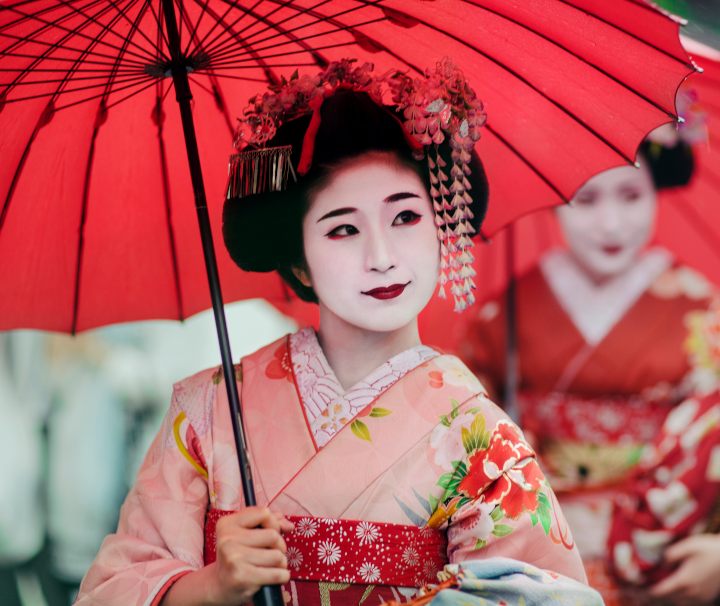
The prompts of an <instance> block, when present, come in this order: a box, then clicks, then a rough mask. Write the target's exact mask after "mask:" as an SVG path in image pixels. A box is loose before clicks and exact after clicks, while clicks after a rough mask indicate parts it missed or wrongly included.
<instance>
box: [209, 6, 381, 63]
mask: <svg viewBox="0 0 720 606" xmlns="http://www.w3.org/2000/svg"><path fill="white" fill-rule="evenodd" d="M225 1H227V0H225ZM375 2H376V0H375ZM375 2H372V1H369V2H366V3H364V4H363V5H362V6H358V7H355V8H352V9H346V10H344V11H341V12H339V13H335V14H334V15H322V14H319V13H316V12H315V11H314V10H313V9H312V7H308V8H306V9H303V11H302V14H309V15H311V16H312V17H314V18H315V19H316V20H315V21H313V22H312V23H305V24H303V25H299V26H297V27H294V28H290V29H285V28H282V29H280V24H281V23H283V22H284V21H282V22H280V23H276V24H273V23H272V22H270V25H268V26H267V27H266V28H265V29H264V30H261V31H259V32H254V33H253V34H251V35H250V36H249V37H248V39H251V38H254V37H255V36H257V35H259V34H260V33H262V32H265V31H268V30H270V29H276V30H278V33H276V34H273V35H271V36H266V37H265V38H261V39H260V40H253V45H257V44H262V43H263V42H266V41H268V40H274V39H276V38H278V37H280V36H286V37H287V36H289V35H291V34H293V32H297V31H299V30H301V29H304V28H307V27H310V26H311V25H317V24H318V23H321V22H323V23H328V24H330V25H332V26H334V28H335V29H330V30H328V31H325V32H320V33H316V34H311V35H309V36H296V35H293V36H292V38H291V39H290V40H287V41H285V42H279V43H277V44H272V45H270V46H267V47H263V48H262V49H259V50H267V49H270V48H276V47H277V46H283V45H286V44H291V43H293V42H296V43H299V42H302V41H307V40H310V39H311V38H317V37H319V36H327V35H329V34H334V33H337V32H340V31H345V32H349V33H351V30H352V28H357V27H361V26H363V25H370V24H372V23H377V22H379V21H385V20H386V18H385V17H378V18H375V19H368V20H367V21H363V22H360V23H354V24H352V25H345V24H344V23H342V22H340V21H337V19H336V18H337V17H339V16H342V15H345V14H347V13H350V12H355V11H358V10H361V9H362V8H367V7H368V6H371V5H374V4H375ZM253 16H255V15H253ZM294 17H297V15H293V18H294ZM256 18H258V19H259V20H261V21H263V22H266V23H267V20H266V19H264V18H259V17H256ZM287 20H289V19H286V20H285V21H287ZM233 50H234V49H232V48H230V47H228V43H227V42H225V44H224V45H223V44H221V45H219V46H218V47H217V48H215V49H214V50H213V51H212V54H213V55H215V56H223V55H226V54H227V53H228V52H230V54H231V55H234V53H233Z"/></svg>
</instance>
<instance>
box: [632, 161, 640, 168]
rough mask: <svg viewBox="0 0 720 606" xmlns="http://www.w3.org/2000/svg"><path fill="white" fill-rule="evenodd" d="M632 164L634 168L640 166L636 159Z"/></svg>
mask: <svg viewBox="0 0 720 606" xmlns="http://www.w3.org/2000/svg"><path fill="white" fill-rule="evenodd" d="M633 166H634V167H635V168H640V162H638V161H637V160H635V162H633Z"/></svg>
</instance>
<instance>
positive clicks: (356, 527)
mask: <svg viewBox="0 0 720 606" xmlns="http://www.w3.org/2000/svg"><path fill="white" fill-rule="evenodd" d="M231 513H234V512H233V511H227V510H221V509H211V510H210V511H208V514H207V518H206V521H205V564H210V563H212V562H214V561H215V544H216V535H215V528H216V526H217V522H218V520H219V519H220V518H221V517H222V516H225V515H228V514H231ZM288 519H289V520H290V521H291V522H292V523H293V524H295V529H294V530H293V532H291V533H289V534H286V535H284V538H285V542H286V543H287V559H288V567H289V568H290V575H291V579H292V580H293V581H316V582H317V581H324V582H334V583H350V584H353V585H389V586H393V587H421V586H423V585H426V584H428V583H437V573H438V572H439V571H440V570H442V568H443V566H445V564H447V562H448V559H447V538H446V536H445V533H444V532H442V531H439V530H434V529H432V528H421V527H418V526H405V525H402V524H388V523H385V522H367V521H362V520H340V519H332V518H314V517H310V516H306V517H301V516H288Z"/></svg>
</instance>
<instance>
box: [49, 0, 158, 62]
mask: <svg viewBox="0 0 720 606" xmlns="http://www.w3.org/2000/svg"><path fill="white" fill-rule="evenodd" d="M58 1H59V2H60V3H61V4H63V5H64V6H67V7H68V8H71V7H70V5H69V2H68V0H58ZM108 1H109V3H110V4H111V5H112V7H113V8H114V9H115V11H116V13H117V14H119V15H120V16H121V17H123V18H124V19H125V21H127V22H128V23H130V18H129V17H128V16H127V15H126V14H125V10H123V9H121V8H120V6H119V4H117V3H116V2H115V1H114V0H108ZM128 6H132V3H130V4H129V5H128ZM74 10H75V12H76V13H77V14H79V15H81V16H85V15H84V13H83V12H82V10H80V9H74ZM89 19H90V20H92V21H93V23H95V24H96V25H98V26H102V24H101V23H99V22H98V21H96V20H95V19H94V18H93V17H89ZM135 31H136V32H139V30H137V29H136V30H135ZM105 32H107V33H110V34H113V35H114V36H115V37H117V38H119V39H120V46H118V47H117V50H118V51H121V49H123V48H127V45H128V44H132V45H133V46H134V47H135V48H137V49H138V50H139V51H141V52H143V53H147V49H145V48H143V47H142V46H140V45H139V44H137V42H135V41H133V40H132V37H131V36H130V35H128V36H124V37H123V36H121V35H120V34H119V33H117V32H116V31H115V30H114V29H106V30H105ZM104 42H105V41H104ZM107 43H108V44H110V43H109V42H107ZM150 44H152V42H150ZM121 52H122V51H121Z"/></svg>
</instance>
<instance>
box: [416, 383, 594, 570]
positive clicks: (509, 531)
mask: <svg viewBox="0 0 720 606" xmlns="http://www.w3.org/2000/svg"><path fill="white" fill-rule="evenodd" d="M463 408H464V411H463V412H462V413H461V414H458V415H457V416H456V417H455V418H454V419H453V420H452V422H451V423H450V424H449V427H448V429H447V436H446V439H447V440H448V441H449V442H450V443H458V449H457V450H456V452H457V451H458V450H461V451H462V452H463V456H462V459H461V460H456V461H454V464H453V469H452V471H451V472H448V473H446V474H444V476H443V477H442V478H441V480H440V485H441V486H443V487H445V495H444V497H443V499H442V502H441V503H440V505H439V506H438V508H437V510H436V511H435V513H434V514H433V516H432V517H431V520H430V522H429V525H433V523H435V524H437V522H439V521H441V520H442V517H443V514H444V517H445V519H447V520H448V556H449V559H450V561H451V562H452V563H459V562H465V561H468V560H475V559H482V560H484V559H487V558H490V557H505V558H512V559H515V560H520V561H523V562H527V563H529V564H533V565H534V566H537V567H538V568H542V569H547V570H550V571H553V572H554V573H558V574H561V575H565V576H567V577H570V578H573V579H576V580H578V581H580V582H583V583H586V582H587V579H586V576H585V571H584V568H583V565H582V562H581V560H580V556H579V554H578V551H577V548H576V547H575V545H574V542H573V539H572V534H571V532H570V529H569V527H568V525H567V522H566V521H565V518H564V516H563V514H562V511H561V510H560V506H559V505H558V503H557V499H556V498H555V494H554V492H553V490H552V488H551V487H550V485H549V484H548V482H547V480H546V479H545V476H544V474H543V472H542V470H541V469H540V466H539V465H538V462H537V459H536V456H535V452H534V451H533V450H532V448H531V447H530V446H529V445H528V443H527V442H526V440H525V438H524V436H523V434H522V432H521V431H520V429H519V428H518V427H517V425H515V424H514V423H513V422H512V421H511V420H510V418H509V417H508V416H507V415H506V414H505V413H504V412H502V411H501V410H500V409H499V408H498V407H497V406H495V405H494V404H493V403H492V402H490V400H488V399H487V398H485V397H482V396H481V397H477V398H475V401H474V402H471V403H470V406H469V407H468V406H464V407H463ZM442 447H445V448H447V445H444V446H443V445H441V448H442ZM433 518H435V519H434V520H433Z"/></svg>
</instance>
